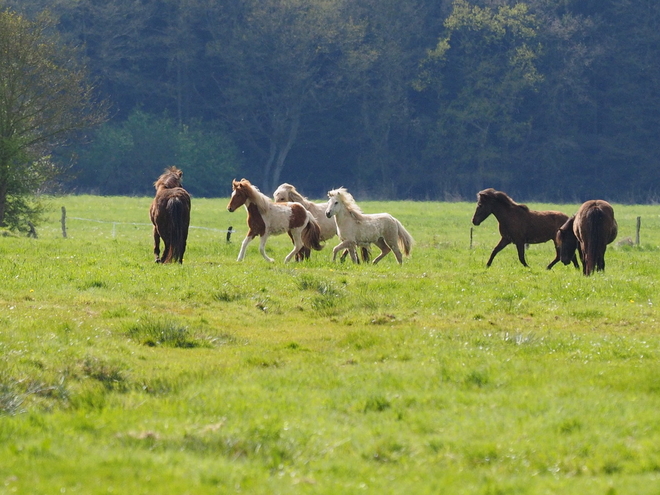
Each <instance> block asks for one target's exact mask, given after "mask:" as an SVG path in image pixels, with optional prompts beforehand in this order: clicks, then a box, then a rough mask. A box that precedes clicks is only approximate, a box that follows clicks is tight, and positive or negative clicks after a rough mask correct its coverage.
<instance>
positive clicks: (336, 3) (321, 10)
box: [208, 0, 363, 190]
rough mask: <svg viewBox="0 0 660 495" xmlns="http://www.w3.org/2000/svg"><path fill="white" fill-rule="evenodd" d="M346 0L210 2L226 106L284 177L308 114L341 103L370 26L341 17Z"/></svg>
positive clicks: (241, 132)
mask: <svg viewBox="0 0 660 495" xmlns="http://www.w3.org/2000/svg"><path fill="white" fill-rule="evenodd" d="M346 1H347V0H327V1H320V0H317V1H309V0H247V1H242V2H210V6H209V14H208V18H209V19H210V21H209V22H210V24H209V25H210V28H209V32H210V34H211V35H212V36H213V40H212V42H211V43H209V48H208V53H209V57H210V59H209V64H210V72H211V73H212V74H213V77H214V78H215V80H216V82H217V91H218V92H219V98H215V99H216V101H218V102H219V103H220V105H221V108H219V113H221V114H222V115H223V117H224V118H225V119H226V120H227V122H229V123H230V125H231V128H232V129H233V130H234V131H235V132H236V134H237V135H238V136H240V138H241V141H242V142H243V143H245V146H246V148H248V149H249V151H251V155H252V156H253V157H254V159H255V160H258V161H259V162H260V164H261V169H260V170H259V174H260V177H257V178H254V177H253V179H252V180H254V181H255V182H256V183H259V185H260V187H262V188H264V189H265V190H273V188H274V187H276V186H277V185H278V184H279V179H280V175H281V173H282V170H283V169H284V166H285V163H286V160H287V157H288V156H289V153H290V151H291V149H292V147H293V146H294V144H295V143H296V142H297V140H298V139H299V135H300V133H301V131H306V129H301V122H302V121H303V117H304V115H306V114H309V113H310V112H313V111H318V109H319V108H325V109H327V108H329V107H332V106H335V105H337V104H338V101H339V98H340V96H339V94H340V93H341V92H342V90H344V89H346V83H347V80H346V77H345V76H346V73H345V72H344V68H345V66H346V65H347V64H350V61H351V55H352V50H353V49H354V47H355V45H356V43H357V42H358V41H359V40H360V39H361V36H362V34H363V31H362V30H361V29H360V27H359V26H355V25H354V24H353V23H352V22H351V19H350V18H345V17H342V15H341V14H342V12H343V8H344V4H345V3H346Z"/></svg>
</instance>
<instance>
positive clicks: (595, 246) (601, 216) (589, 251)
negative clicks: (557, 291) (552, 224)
mask: <svg viewBox="0 0 660 495" xmlns="http://www.w3.org/2000/svg"><path fill="white" fill-rule="evenodd" d="M618 230H619V227H618V225H617V223H616V220H615V219H614V208H612V205H610V204H609V203H608V202H607V201H603V200H601V199H592V200H590V201H587V202H585V203H584V204H583V205H582V206H580V209H579V210H578V212H577V213H576V214H575V215H573V216H572V217H571V218H569V219H568V220H567V221H566V222H565V223H564V225H562V226H561V227H560V228H559V230H558V231H557V243H558V244H559V252H560V256H561V261H562V263H564V264H565V265H567V264H568V263H569V262H570V260H571V257H575V250H576V249H577V251H578V254H579V255H580V260H582V273H583V274H584V275H586V276H589V275H591V274H592V273H593V272H594V271H603V270H605V251H606V250H607V245H608V244H610V243H611V242H613V241H614V239H616V236H617V233H618Z"/></svg>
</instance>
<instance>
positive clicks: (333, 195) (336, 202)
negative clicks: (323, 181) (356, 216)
mask: <svg viewBox="0 0 660 495" xmlns="http://www.w3.org/2000/svg"><path fill="white" fill-rule="evenodd" d="M342 190H344V191H345V189H344V188H343V187H340V188H339V189H333V190H332V191H328V198H329V199H328V206H327V208H326V209H325V216H326V217H328V218H331V217H332V216H333V215H336V214H337V211H339V208H341V206H342V204H343V203H342V201H341V193H342Z"/></svg>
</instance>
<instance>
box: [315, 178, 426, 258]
mask: <svg viewBox="0 0 660 495" xmlns="http://www.w3.org/2000/svg"><path fill="white" fill-rule="evenodd" d="M328 198H329V200H328V206H327V208H326V210H325V215H326V216H327V217H328V218H330V217H332V216H335V218H336V221H337V234H338V235H339V239H340V240H341V242H340V243H339V244H338V245H337V246H335V248H334V249H333V250H332V260H333V261H334V260H335V259H336V257H337V253H338V252H339V251H341V250H343V249H348V251H349V253H350V255H351V259H352V260H353V262H354V263H357V262H358V259H357V254H356V253H355V248H356V246H363V245H365V244H370V243H374V244H376V246H378V247H379V248H380V250H381V253H380V254H379V255H378V256H376V258H375V259H374V261H373V263H374V265H375V264H376V263H378V262H379V261H380V260H381V259H383V257H384V256H386V255H387V254H388V253H389V252H390V251H392V252H394V256H396V260H397V262H398V263H399V265H401V264H402V263H403V256H402V254H401V250H403V254H405V255H406V256H408V255H410V250H411V249H412V245H413V243H414V241H413V238H412V236H411V235H410V234H409V233H408V231H407V230H406V229H405V228H404V227H403V225H402V224H401V222H399V221H398V220H397V219H396V218H394V217H393V216H392V215H390V214H389V213H375V214H365V213H362V210H361V209H360V207H359V206H358V205H357V203H356V202H355V200H354V199H353V196H352V195H351V194H350V193H349V192H348V191H347V190H346V189H345V188H343V187H340V188H339V189H333V190H332V191H329V192H328Z"/></svg>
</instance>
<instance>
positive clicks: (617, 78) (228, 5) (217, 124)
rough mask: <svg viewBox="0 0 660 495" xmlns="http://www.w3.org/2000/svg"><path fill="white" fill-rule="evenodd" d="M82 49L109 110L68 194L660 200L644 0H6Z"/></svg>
mask: <svg viewBox="0 0 660 495" xmlns="http://www.w3.org/2000/svg"><path fill="white" fill-rule="evenodd" d="M0 6H4V7H5V8H10V9H13V10H15V11H18V12H20V13H21V14H24V15H25V16H35V15H37V14H38V13H40V12H42V11H43V10H45V9H48V11H49V12H50V15H51V16H52V17H53V18H54V20H55V26H57V29H58V31H59V32H60V34H61V35H62V36H63V37H64V38H65V39H67V40H69V42H70V43H73V44H76V45H79V46H80V47H81V54H82V56H83V57H84V59H85V63H86V65H87V67H88V68H89V70H90V72H91V73H92V74H93V76H94V78H95V81H96V85H97V89H98V91H99V92H100V94H101V96H102V97H103V98H104V99H107V100H108V101H109V102H110V103H111V111H110V118H109V120H108V121H107V122H106V123H104V124H103V125H101V126H100V127H97V128H95V129H94V130H93V131H90V132H89V133H88V134H87V135H81V136H80V140H79V141H78V142H77V144H76V145H75V146H72V147H69V148H66V149H62V150H59V151H58V154H57V156H55V157H54V159H55V160H57V161H58V162H59V163H60V164H61V165H63V166H65V167H67V168H68V171H69V174H68V180H67V181H66V183H65V184H64V186H65V187H66V188H68V189H69V190H71V191H77V192H94V193H99V194H151V193H152V192H153V191H152V183H153V180H154V179H155V178H156V177H157V176H158V174H159V173H160V172H161V171H162V169H163V168H164V167H165V166H169V165H177V166H179V167H181V168H182V169H183V170H184V174H185V175H184V182H185V185H186V187H187V188H188V189H189V190H190V192H191V193H192V194H193V195H196V196H226V195H228V194H229V192H230V180H231V179H232V178H234V177H236V178H240V177H246V178H249V179H250V180H251V181H252V182H253V183H254V184H256V185H257V186H259V187H260V189H261V190H262V191H264V192H265V193H267V194H271V193H272V191H273V190H274V188H275V187H277V185H278V184H279V183H281V182H290V183H292V184H294V185H296V187H297V188H298V189H299V190H300V191H301V192H302V193H303V194H305V195H307V196H310V197H312V198H320V197H323V196H324V195H325V193H326V192H327V191H328V190H329V189H331V188H335V187H339V186H345V187H347V188H349V190H351V191H352V192H353V193H354V194H355V195H356V197H357V198H358V199H360V198H363V199H366V198H387V199H420V200H427V199H430V200H451V199H466V200H472V199H473V198H474V197H475V193H476V192H477V191H479V190H480V189H482V188H484V187H495V188H497V189H501V190H504V191H506V192H508V193H509V194H510V195H511V196H513V197H514V198H516V199H518V200H520V201H523V200H524V201H529V200H539V201H541V200H547V201H573V202H577V201H584V200H586V199H592V198H603V199H608V200H613V201H619V202H649V201H657V200H658V198H659V197H660V169H659V166H658V165H659V164H660V135H659V134H660V122H658V121H659V120H660V3H659V2H657V1H656V0H525V1H515V0H453V1H450V0H222V1H218V0H76V1H73V0H14V1H8V0H5V1H3V0H0Z"/></svg>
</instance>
